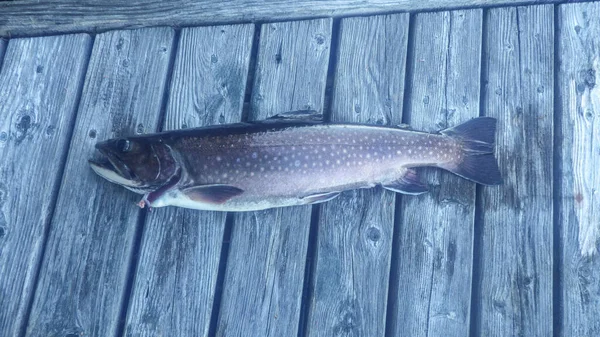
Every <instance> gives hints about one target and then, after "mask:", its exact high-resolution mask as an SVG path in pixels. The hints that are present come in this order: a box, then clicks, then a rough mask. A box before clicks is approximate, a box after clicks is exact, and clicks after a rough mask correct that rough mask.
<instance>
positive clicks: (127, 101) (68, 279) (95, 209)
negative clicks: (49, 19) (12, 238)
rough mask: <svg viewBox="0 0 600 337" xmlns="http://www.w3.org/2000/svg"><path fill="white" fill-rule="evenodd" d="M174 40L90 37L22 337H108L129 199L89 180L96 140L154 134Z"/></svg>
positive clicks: (129, 234)
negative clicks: (75, 113)
mask: <svg viewBox="0 0 600 337" xmlns="http://www.w3.org/2000/svg"><path fill="white" fill-rule="evenodd" d="M173 36H174V32H173V30H172V29H170V28H160V29H145V30H135V31H119V32H111V33H106V34H101V35H98V36H96V39H95V42H94V48H93V50H92V55H91V59H90V63H89V67H88V72H87V76H86V80H85V85H84V89H83V93H82V97H81V104H80V108H79V112H78V117H77V122H76V124H75V129H74V133H73V139H72V141H71V147H70V149H69V155H68V158H67V163H66V167H65V172H64V178H63V180H62V185H61V187H60V191H59V194H58V201H57V205H56V210H55V213H54V217H53V219H52V222H51V227H50V233H49V237H48V243H47V247H46V252H45V254H44V259H43V261H42V268H41V271H40V276H39V281H38V285H37V291H36V294H35V300H34V302H33V308H32V311H31V316H30V321H29V325H28V327H27V336H42V335H45V336H48V335H50V336H56V335H59V336H65V335H69V334H74V335H86V336H113V335H114V334H115V332H116V328H117V326H118V324H119V322H118V319H119V318H120V317H119V315H120V308H121V306H122V301H123V295H124V294H123V292H124V288H125V284H126V280H127V278H128V277H129V276H130V275H129V271H130V268H131V266H130V263H129V262H130V255H131V253H132V251H131V250H132V246H133V245H132V241H133V239H134V234H135V231H136V227H137V223H138V217H139V212H140V211H139V209H138V208H137V207H136V206H135V202H136V201H137V200H139V198H140V197H139V196H138V195H135V194H133V193H131V192H128V191H127V190H125V189H124V188H123V187H121V186H118V185H115V184H111V183H109V182H108V181H106V180H104V179H102V178H100V177H99V176H97V175H96V174H94V173H93V172H92V170H91V169H90V168H89V165H88V163H87V160H88V158H90V157H91V156H92V155H93V153H94V145H95V143H96V142H98V141H100V140H104V139H107V138H112V137H115V136H121V135H132V134H134V133H136V132H137V133H142V132H149V131H153V130H156V127H157V124H158V118H159V111H160V107H161V100H162V97H163V91H164V88H165V78H166V74H167V68H168V64H169V58H170V55H171V48H172V44H173Z"/></svg>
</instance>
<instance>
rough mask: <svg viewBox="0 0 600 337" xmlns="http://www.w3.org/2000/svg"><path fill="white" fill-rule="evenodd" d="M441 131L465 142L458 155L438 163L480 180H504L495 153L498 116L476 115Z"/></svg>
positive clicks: (447, 168) (453, 171) (477, 180)
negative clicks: (452, 159)
mask: <svg viewBox="0 0 600 337" xmlns="http://www.w3.org/2000/svg"><path fill="white" fill-rule="evenodd" d="M441 133H442V134H444V135H447V136H450V137H452V138H454V139H456V140H457V141H459V142H460V144H461V145H462V146H461V150H462V154H461V155H460V156H458V159H457V160H456V161H455V162H450V163H445V164H443V165H439V166H440V167H441V168H443V169H446V170H448V171H450V172H452V173H454V174H457V175H459V176H461V177H463V178H466V179H469V180H471V181H474V182H476V183H478V184H483V185H500V184H502V175H501V174H500V170H499V169H498V164H497V162H496V158H495V157H494V143H495V137H496V119H495V118H492V117H478V118H474V119H471V120H470V121H468V122H465V123H463V124H460V125H458V126H455V127H453V128H449V129H446V130H443V131H441Z"/></svg>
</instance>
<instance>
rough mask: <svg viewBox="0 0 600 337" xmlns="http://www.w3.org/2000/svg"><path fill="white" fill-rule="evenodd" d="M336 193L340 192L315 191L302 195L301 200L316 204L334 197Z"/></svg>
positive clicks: (307, 203)
mask: <svg viewBox="0 0 600 337" xmlns="http://www.w3.org/2000/svg"><path fill="white" fill-rule="evenodd" d="M338 195H340V192H325V193H317V194H311V195H308V196H306V197H303V198H302V201H304V202H305V204H306V205H310V204H318V203H321V202H326V201H329V200H331V199H334V198H335V197H337V196H338Z"/></svg>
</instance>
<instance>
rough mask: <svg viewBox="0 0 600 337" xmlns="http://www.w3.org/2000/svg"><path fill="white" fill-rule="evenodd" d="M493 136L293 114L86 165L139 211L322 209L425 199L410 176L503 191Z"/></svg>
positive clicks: (144, 140)
mask: <svg viewBox="0 0 600 337" xmlns="http://www.w3.org/2000/svg"><path fill="white" fill-rule="evenodd" d="M495 134H496V119H495V118H491V117H477V118H473V119H471V120H469V121H466V122H465V123H463V124H460V125H458V126H455V127H451V128H447V129H444V130H441V131H439V132H435V133H429V132H422V131H415V130H411V129H409V128H406V127H399V126H382V125H364V124H344V123H325V122H323V121H322V118H320V115H318V114H316V113H313V112H306V111H293V112H287V113H282V114H279V115H276V116H274V117H272V118H269V119H266V120H262V121H258V122H245V123H234V124H223V125H213V126H207V127H200V128H191V129H182V130H173V131H166V132H159V133H153V134H144V135H135V136H130V137H118V138H113V139H108V140H104V141H101V142H99V143H97V144H96V146H95V148H96V149H97V152H96V153H97V154H98V155H97V156H96V157H95V158H91V159H90V160H89V164H90V166H91V168H92V169H93V171H95V172H96V173H97V174H98V175H99V176H101V177H103V178H104V179H106V180H108V181H109V182H112V183H115V184H118V185H121V186H123V187H125V188H127V189H129V190H131V191H133V192H135V193H138V194H142V195H143V198H142V200H141V201H140V203H139V204H138V205H139V206H140V207H142V208H143V207H150V208H155V207H164V206H177V207H184V208H191V209H197V210H212V211H233V212H237V211H256V210H263V209H269V208H276V207H287V206H296V205H310V204H316V203H322V202H327V201H329V200H331V199H334V198H335V197H337V196H338V195H340V193H342V192H344V191H347V190H354V189H363V188H373V187H375V186H381V187H383V188H384V189H387V190H391V191H394V192H398V193H402V194H408V195H419V194H422V193H426V192H427V191H428V186H427V184H426V183H424V182H422V181H421V179H420V178H419V175H418V172H417V170H416V169H417V168H418V167H424V166H429V167H437V168H441V169H444V170H446V171H449V172H452V173H454V174H456V175H458V176H461V177H463V178H465V179H467V180H470V181H473V182H475V183H478V184H482V185H499V184H502V181H503V179H502V176H501V173H500V170H499V168H498V165H497V161H496V157H495V154H494V148H495Z"/></svg>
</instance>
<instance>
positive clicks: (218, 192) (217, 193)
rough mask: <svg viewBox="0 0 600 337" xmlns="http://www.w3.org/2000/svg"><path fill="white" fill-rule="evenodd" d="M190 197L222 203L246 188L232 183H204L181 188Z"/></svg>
mask: <svg viewBox="0 0 600 337" xmlns="http://www.w3.org/2000/svg"><path fill="white" fill-rule="evenodd" d="M181 192H182V193H183V194H185V195H186V196H187V197H188V198H190V199H192V200H194V201H197V202H203V203H207V204H222V203H224V202H226V201H227V200H229V199H231V198H233V197H235V196H238V195H240V194H242V193H244V190H242V189H240V188H237V187H235V186H231V185H223V184H218V185H203V186H194V187H188V188H185V189H183V190H181Z"/></svg>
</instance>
